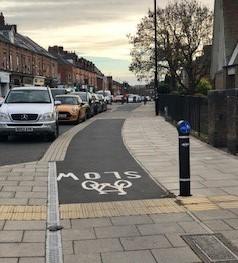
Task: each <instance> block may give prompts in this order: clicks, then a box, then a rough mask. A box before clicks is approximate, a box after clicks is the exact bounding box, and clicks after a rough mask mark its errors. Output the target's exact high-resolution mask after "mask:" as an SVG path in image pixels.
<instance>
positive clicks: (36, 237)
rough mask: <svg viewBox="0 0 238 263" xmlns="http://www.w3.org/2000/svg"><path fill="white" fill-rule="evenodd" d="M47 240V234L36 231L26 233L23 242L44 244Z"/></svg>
mask: <svg viewBox="0 0 238 263" xmlns="http://www.w3.org/2000/svg"><path fill="white" fill-rule="evenodd" d="M45 240H46V232H45V231H35V230H27V231H24V237H23V242H29V243H35V242H40V243H44V242H45Z"/></svg>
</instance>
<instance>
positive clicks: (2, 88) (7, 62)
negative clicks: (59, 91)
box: [0, 13, 58, 96]
mask: <svg viewBox="0 0 238 263" xmlns="http://www.w3.org/2000/svg"><path fill="white" fill-rule="evenodd" d="M57 78H58V64H57V60H56V58H55V57H54V56H52V55H51V54H50V53H49V52H47V51H46V50H45V49H44V48H43V47H41V46H40V45H38V44H37V43H36V42H34V41H33V40H32V39H30V38H29V37H27V36H23V35H21V34H19V33H18V32H17V26H16V25H8V24H6V23H5V18H4V16H3V14H2V13H0V96H5V95H6V93H7V91H8V90H9V88H11V87H14V86H23V85H24V86H27V85H35V86H43V85H46V86H51V87H53V86H55V85H56V83H57Z"/></svg>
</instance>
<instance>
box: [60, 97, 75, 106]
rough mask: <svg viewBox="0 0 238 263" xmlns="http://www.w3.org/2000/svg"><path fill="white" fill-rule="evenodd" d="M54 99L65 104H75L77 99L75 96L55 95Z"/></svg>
mask: <svg viewBox="0 0 238 263" xmlns="http://www.w3.org/2000/svg"><path fill="white" fill-rule="evenodd" d="M56 100H59V101H60V102H61V104H65V105H77V104H78V100H77V98H75V97H58V96H56Z"/></svg>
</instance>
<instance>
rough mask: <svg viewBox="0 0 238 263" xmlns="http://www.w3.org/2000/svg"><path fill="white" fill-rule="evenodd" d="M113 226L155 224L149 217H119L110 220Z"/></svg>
mask: <svg viewBox="0 0 238 263" xmlns="http://www.w3.org/2000/svg"><path fill="white" fill-rule="evenodd" d="M110 219H111V221H112V224H113V225H137V224H150V223H153V221H152V219H151V218H150V217H149V216H148V215H138V216H119V217H111V218H110Z"/></svg>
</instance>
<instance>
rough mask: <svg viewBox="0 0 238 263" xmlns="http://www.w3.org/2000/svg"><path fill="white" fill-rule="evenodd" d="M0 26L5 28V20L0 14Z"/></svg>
mask: <svg viewBox="0 0 238 263" xmlns="http://www.w3.org/2000/svg"><path fill="white" fill-rule="evenodd" d="M0 26H5V18H4V15H3V13H2V12H1V13H0Z"/></svg>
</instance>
